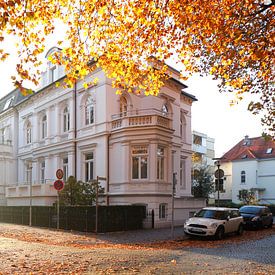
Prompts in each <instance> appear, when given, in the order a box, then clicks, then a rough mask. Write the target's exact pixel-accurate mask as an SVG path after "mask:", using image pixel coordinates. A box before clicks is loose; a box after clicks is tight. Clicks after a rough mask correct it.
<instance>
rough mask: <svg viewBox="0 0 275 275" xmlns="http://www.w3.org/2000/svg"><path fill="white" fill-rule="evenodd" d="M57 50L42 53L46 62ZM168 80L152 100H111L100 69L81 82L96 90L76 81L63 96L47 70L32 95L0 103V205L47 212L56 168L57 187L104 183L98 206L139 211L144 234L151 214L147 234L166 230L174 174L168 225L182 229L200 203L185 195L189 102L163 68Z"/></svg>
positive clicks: (56, 75) (53, 69)
mask: <svg viewBox="0 0 275 275" xmlns="http://www.w3.org/2000/svg"><path fill="white" fill-rule="evenodd" d="M58 50H59V49H58V48H52V49H50V51H49V52H48V53H47V55H46V57H48V56H49V55H50V54H52V53H53V52H54V51H58ZM170 74H171V78H170V79H169V80H168V81H167V82H166V84H165V86H164V87H163V88H162V89H161V91H160V93H159V95H158V96H157V97H154V96H149V97H147V96H144V95H137V94H134V93H131V94H130V93H127V92H124V93H122V94H121V95H117V94H116V93H115V89H114V88H112V83H111V80H110V79H108V78H107V77H106V76H105V74H104V73H103V71H102V70H101V69H100V68H97V69H96V70H95V71H94V72H93V74H92V75H91V76H90V77H89V78H87V79H86V81H87V83H90V82H91V81H90V80H92V79H94V78H98V79H99V81H98V83H97V84H91V86H89V87H88V88H87V89H84V87H83V83H84V82H83V81H78V82H77V83H76V84H75V86H74V87H73V88H64V87H63V86H62V82H63V81H64V78H65V75H64V70H63V68H62V67H61V66H58V65H53V64H52V63H50V62H48V67H47V70H46V72H45V73H44V74H43V75H42V87H41V88H40V89H39V90H38V91H36V92H35V93H33V94H32V95H30V96H28V97H26V98H23V97H22V96H20V93H19V91H18V90H15V91H13V92H11V93H10V94H8V95H7V96H5V97H4V98H2V99H1V100H0V106H1V108H0V133H4V134H2V135H3V136H4V139H3V140H4V142H2V143H1V142H0V146H1V152H0V162H1V170H0V186H2V188H1V187H0V188H1V189H0V196H1V200H2V203H6V204H7V205H17V206H21V205H29V203H30V200H31V201H32V204H33V205H52V204H53V203H54V202H56V199H57V192H56V190H55V189H54V187H53V183H54V181H55V179H56V176H55V173H56V170H57V169H58V168H61V169H62V170H63V171H64V180H66V179H67V178H68V176H70V175H73V176H75V177H76V178H77V179H78V180H82V181H87V182H88V181H90V180H92V179H95V178H96V177H97V176H100V177H106V178H107V180H106V181H102V182H101V185H102V187H104V195H103V197H102V200H103V202H102V203H104V204H106V205H129V204H130V205H145V206H146V209H147V219H146V220H145V222H144V225H145V226H151V220H152V217H151V215H152V213H154V221H155V227H165V226H168V225H170V223H171V217H172V189H173V188H172V181H173V174H174V173H176V186H175V199H174V205H175V207H174V209H175V211H174V217H175V224H182V223H183V222H184V220H185V219H186V218H188V217H189V215H190V214H191V213H192V212H194V211H196V210H197V209H198V208H201V207H203V206H204V204H205V201H204V200H202V199H195V198H193V196H192V195H191V166H192V163H191V155H192V134H191V106H192V103H193V102H194V101H196V98H195V97H194V96H192V95H191V94H188V93H186V92H185V91H184V89H185V88H186V86H185V85H184V84H183V83H182V82H180V81H179V73H178V72H177V71H176V70H174V69H172V68H170ZM57 82H59V83H61V85H56V83H57ZM12 98H13V100H11V99H12ZM17 98H18V99H17ZM9 101H12V102H11V103H8V102H9ZM8 105H9V106H8ZM2 106H4V107H5V106H8V107H6V108H3V107H2ZM1 131H2V132H1ZM3 131H4V132H3ZM8 141H9V142H8ZM2 147H3V148H4V149H5V150H4V149H3V150H2ZM174 175H175V174H174ZM4 187H5V188H4ZM153 210H154V211H153Z"/></svg>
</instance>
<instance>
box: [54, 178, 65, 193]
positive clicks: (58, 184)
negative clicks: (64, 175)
mask: <svg viewBox="0 0 275 275" xmlns="http://www.w3.org/2000/svg"><path fill="white" fill-rule="evenodd" d="M53 186H54V188H55V189H56V190H57V191H61V190H62V189H63V188H64V182H63V181H62V180H56V181H55V182H54V184H53Z"/></svg>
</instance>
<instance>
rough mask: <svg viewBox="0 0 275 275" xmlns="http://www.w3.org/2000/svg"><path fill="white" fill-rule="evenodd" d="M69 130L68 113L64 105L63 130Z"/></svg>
mask: <svg viewBox="0 0 275 275" xmlns="http://www.w3.org/2000/svg"><path fill="white" fill-rule="evenodd" d="M69 130H70V113H69V109H68V107H65V109H64V111H63V132H68V131H69Z"/></svg>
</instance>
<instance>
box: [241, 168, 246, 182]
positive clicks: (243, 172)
mask: <svg viewBox="0 0 275 275" xmlns="http://www.w3.org/2000/svg"><path fill="white" fill-rule="evenodd" d="M241 183H245V171H242V172H241Z"/></svg>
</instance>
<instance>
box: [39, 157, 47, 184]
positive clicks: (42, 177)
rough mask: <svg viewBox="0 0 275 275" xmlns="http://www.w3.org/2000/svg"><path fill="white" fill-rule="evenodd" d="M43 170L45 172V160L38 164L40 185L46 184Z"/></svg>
mask: <svg viewBox="0 0 275 275" xmlns="http://www.w3.org/2000/svg"><path fill="white" fill-rule="evenodd" d="M45 170H46V163H45V160H43V161H41V162H40V183H42V184H44V183H46V177H45Z"/></svg>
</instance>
